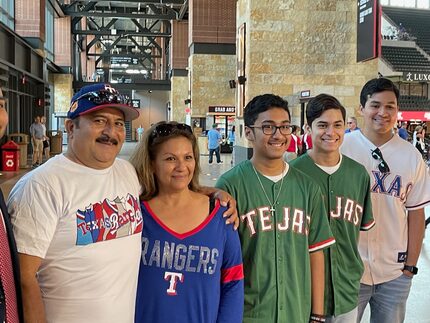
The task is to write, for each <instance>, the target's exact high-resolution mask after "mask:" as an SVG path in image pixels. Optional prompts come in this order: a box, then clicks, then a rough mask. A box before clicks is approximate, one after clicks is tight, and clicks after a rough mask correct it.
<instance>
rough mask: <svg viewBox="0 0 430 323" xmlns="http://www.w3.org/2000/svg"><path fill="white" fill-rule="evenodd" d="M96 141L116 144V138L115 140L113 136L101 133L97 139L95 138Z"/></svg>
mask: <svg viewBox="0 0 430 323" xmlns="http://www.w3.org/2000/svg"><path fill="white" fill-rule="evenodd" d="M96 141H97V142H100V143H102V144H103V143H111V144H113V145H118V140H116V139H114V138H111V137H109V136H107V135H101V136H100V137H98V138H97V139H96Z"/></svg>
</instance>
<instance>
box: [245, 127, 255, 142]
mask: <svg viewBox="0 0 430 323" xmlns="http://www.w3.org/2000/svg"><path fill="white" fill-rule="evenodd" d="M245 138H246V139H247V140H248V141H255V134H254V131H253V129H252V128H249V127H247V126H245Z"/></svg>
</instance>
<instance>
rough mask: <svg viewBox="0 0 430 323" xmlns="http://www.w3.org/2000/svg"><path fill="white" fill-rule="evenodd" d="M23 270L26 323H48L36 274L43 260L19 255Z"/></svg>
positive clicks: (22, 289) (22, 281)
mask: <svg viewBox="0 0 430 323" xmlns="http://www.w3.org/2000/svg"><path fill="white" fill-rule="evenodd" d="M19 262H20V270H21V291H22V305H23V309H24V322H25V323H46V316H45V307H44V305H43V301H42V294H41V291H40V287H39V283H38V282H37V279H36V273H37V271H38V269H39V267H40V264H41V263H42V258H39V257H35V256H30V255H26V254H22V253H20V254H19Z"/></svg>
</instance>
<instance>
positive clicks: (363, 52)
mask: <svg viewBox="0 0 430 323" xmlns="http://www.w3.org/2000/svg"><path fill="white" fill-rule="evenodd" d="M357 5H358V10H357V62H362V61H366V60H368V59H372V58H375V57H378V48H379V45H380V42H379V34H380V32H379V21H380V17H379V16H380V14H379V6H378V1H376V0H359V1H357Z"/></svg>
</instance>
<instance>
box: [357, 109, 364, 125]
mask: <svg viewBox="0 0 430 323" xmlns="http://www.w3.org/2000/svg"><path fill="white" fill-rule="evenodd" d="M363 110H364V107H363V106H362V105H361V104H360V107H359V108H358V112H359V113H360V114H361V115H363ZM357 126H358V125H357Z"/></svg>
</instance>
